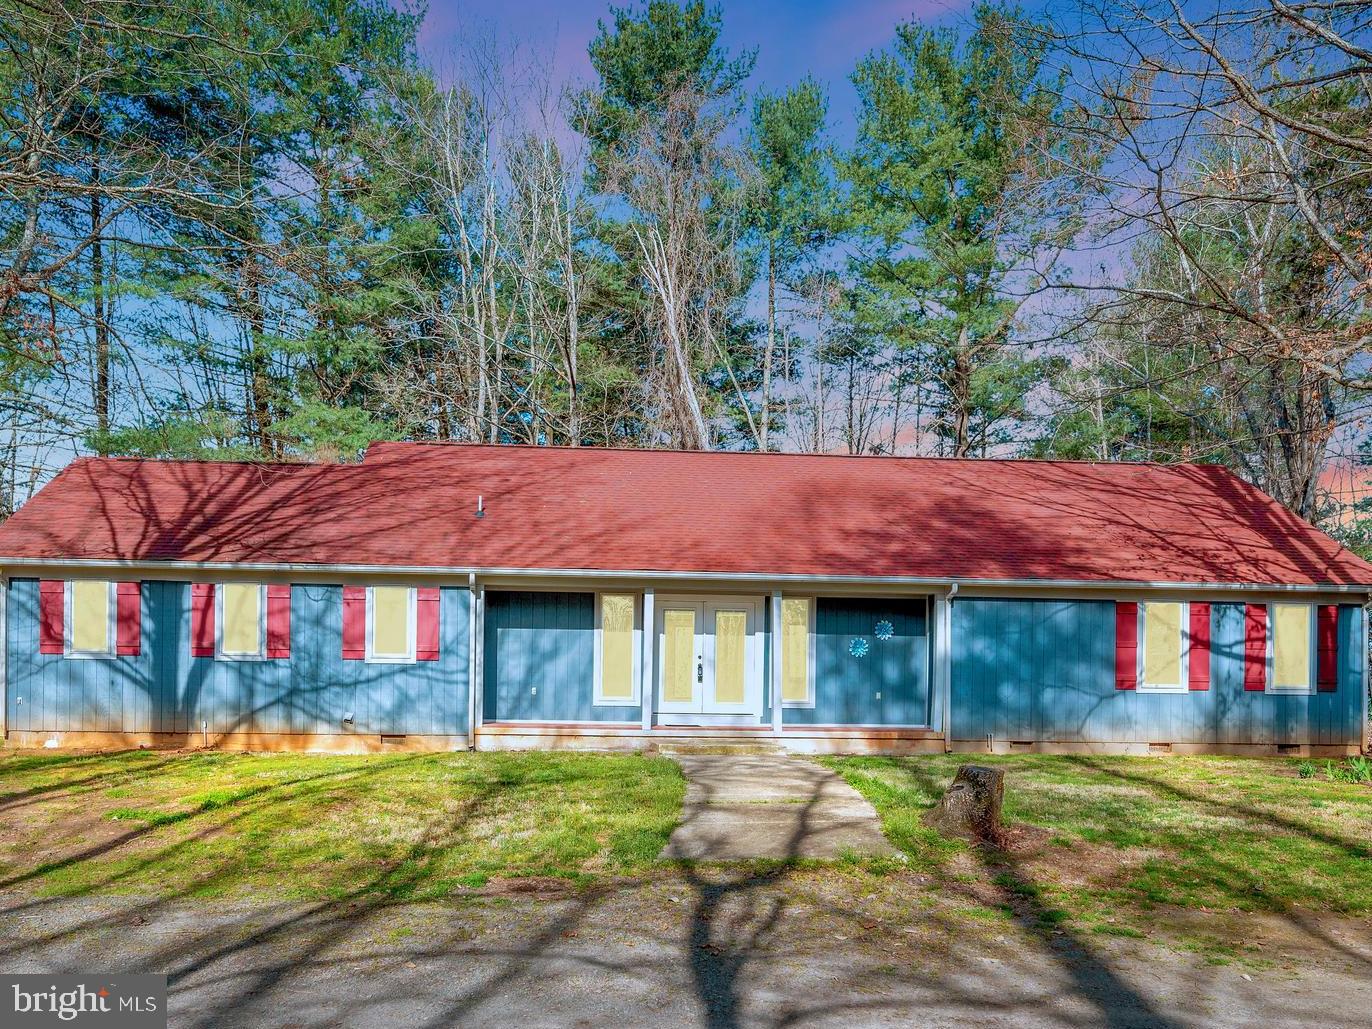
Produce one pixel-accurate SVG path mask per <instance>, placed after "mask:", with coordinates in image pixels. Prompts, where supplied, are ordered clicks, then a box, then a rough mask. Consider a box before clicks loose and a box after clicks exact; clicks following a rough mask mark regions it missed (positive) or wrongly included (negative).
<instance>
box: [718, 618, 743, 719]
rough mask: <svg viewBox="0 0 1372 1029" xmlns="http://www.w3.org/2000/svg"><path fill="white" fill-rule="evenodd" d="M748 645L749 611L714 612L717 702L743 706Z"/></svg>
mask: <svg viewBox="0 0 1372 1029" xmlns="http://www.w3.org/2000/svg"><path fill="white" fill-rule="evenodd" d="M747 642H748V615H747V613H746V612H744V611H716V612H715V700H716V702H718V703H720V704H742V703H743V699H744V696H743V690H744V684H745V682H746V679H747V649H748V648H747Z"/></svg>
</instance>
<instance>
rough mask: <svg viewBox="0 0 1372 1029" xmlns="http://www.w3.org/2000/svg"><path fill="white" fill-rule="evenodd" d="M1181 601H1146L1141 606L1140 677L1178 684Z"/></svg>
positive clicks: (1155, 682) (1151, 682)
mask: <svg viewBox="0 0 1372 1029" xmlns="http://www.w3.org/2000/svg"><path fill="white" fill-rule="evenodd" d="M1181 612H1182V605H1181V604H1159V603H1151V602H1150V603H1148V604H1145V605H1144V609H1143V681H1144V682H1145V683H1147V684H1148V685H1150V686H1180V685H1181V684H1182V679H1181Z"/></svg>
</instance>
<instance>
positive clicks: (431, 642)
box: [414, 586, 439, 661]
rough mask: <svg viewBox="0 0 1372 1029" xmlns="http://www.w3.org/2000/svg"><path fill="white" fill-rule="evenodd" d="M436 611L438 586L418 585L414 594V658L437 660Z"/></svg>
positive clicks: (437, 607) (437, 606)
mask: <svg viewBox="0 0 1372 1029" xmlns="http://www.w3.org/2000/svg"><path fill="white" fill-rule="evenodd" d="M438 612H439V593H438V587H437V586H422V587H420V588H419V589H418V590H417V591H416V596H415V640H414V656H415V658H416V660H419V661H437V660H438Z"/></svg>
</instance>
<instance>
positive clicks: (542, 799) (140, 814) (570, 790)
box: [0, 751, 684, 899]
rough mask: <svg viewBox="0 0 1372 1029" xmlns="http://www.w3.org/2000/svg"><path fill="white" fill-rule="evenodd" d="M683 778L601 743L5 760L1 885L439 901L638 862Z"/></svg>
mask: <svg viewBox="0 0 1372 1029" xmlns="http://www.w3.org/2000/svg"><path fill="white" fill-rule="evenodd" d="M683 791H684V782H683V780H682V778H681V774H680V771H679V769H678V767H677V766H676V765H675V764H674V763H673V762H671V761H669V760H666V759H661V758H646V757H640V756H636V755H593V754H553V753H534V754H469V753H454V754H433V755H429V754H425V755H368V756H346V757H326V756H315V755H308V756H306V755H239V754H221V753H207V754H167V753H157V752H151V751H141V752H140V751H134V752H126V753H122V754H112V755H93V756H83V755H34V754H32V753H27V754H26V753H10V754H8V755H4V756H0V888H6V887H8V888H24V889H37V890H40V891H42V892H45V893H63V894H71V893H120V892H132V893H158V894H161V895H197V896H223V895H236V894H237V895H243V894H250V895H253V896H258V897H261V896H281V897H298V898H305V897H310V898H314V897H330V898H339V897H350V896H378V895H380V896H387V897H394V898H406V899H411V898H416V899H417V898H429V897H438V896H443V895H446V894H448V893H451V892H452V891H453V890H454V889H455V888H459V887H480V886H483V885H485V884H486V883H487V882H488V880H490V879H491V878H493V877H497V876H500V877H507V876H508V877H528V876H553V877H559V878H564V879H571V880H574V881H579V882H584V881H587V880H589V879H592V878H594V877H596V876H599V875H607V874H608V875H613V874H620V873H624V872H628V871H632V870H634V869H637V868H641V867H643V866H644V865H646V864H647V863H649V862H651V861H653V859H655V858H656V856H657V854H658V852H659V851H660V850H661V849H662V846H663V845H664V844H665V843H666V841H667V837H668V835H669V834H670V833H671V831H672V827H673V825H674V824H675V822H676V819H677V816H678V812H679V807H680V803H681V797H682V794H683Z"/></svg>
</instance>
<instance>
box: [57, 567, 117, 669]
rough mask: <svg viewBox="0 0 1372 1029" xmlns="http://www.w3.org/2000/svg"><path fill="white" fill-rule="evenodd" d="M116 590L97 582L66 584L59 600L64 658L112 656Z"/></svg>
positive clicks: (77, 581)
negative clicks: (60, 600) (60, 602)
mask: <svg viewBox="0 0 1372 1029" xmlns="http://www.w3.org/2000/svg"><path fill="white" fill-rule="evenodd" d="M117 588H118V587H117V584H116V583H113V582H104V581H102V580H97V579H70V580H68V581H67V583H66V584H65V586H64V587H63V597H62V625H63V629H64V631H63V633H62V653H63V654H64V655H65V656H66V657H74V658H96V659H99V658H112V657H114V656H115V641H116V637H117V628H116V621H117V619H118V613H117V612H118V599H117V597H116V595H115V591H116V589H117Z"/></svg>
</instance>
